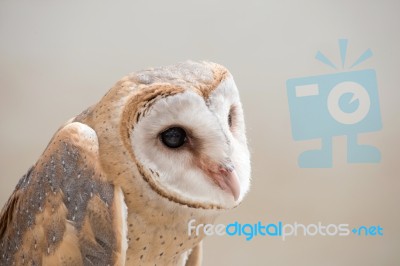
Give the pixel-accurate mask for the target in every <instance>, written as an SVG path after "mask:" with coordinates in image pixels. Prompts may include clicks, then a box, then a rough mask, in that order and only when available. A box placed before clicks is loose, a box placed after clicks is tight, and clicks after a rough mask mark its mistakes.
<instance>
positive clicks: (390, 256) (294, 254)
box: [0, 0, 400, 266]
mask: <svg viewBox="0 0 400 266" xmlns="http://www.w3.org/2000/svg"><path fill="white" fill-rule="evenodd" d="M73 2H75V3H73ZM399 12H400V2H398V1H362V0H357V1H345V0H339V1H261V0H260V1H236V2H234V1H212V0H207V1H176V0H171V1H157V2H156V1H129V2H128V1H126V2H122V1H118V3H116V1H115V2H111V1H85V2H84V3H83V2H81V1H79V2H78V1H68V2H65V1H64V2H61V1H44V0H39V1H9V0H2V1H0V124H1V130H0V184H1V187H0V192H1V194H0V205H1V206H2V205H3V204H4V202H5V201H6V200H7V198H8V196H9V195H10V194H11V192H12V190H13V188H14V187H15V185H16V183H17V181H18V179H19V178H20V177H21V176H22V175H23V174H24V173H25V172H26V170H27V169H28V168H29V167H30V166H31V165H32V164H34V163H35V161H36V159H37V158H38V157H39V156H40V154H41V152H42V151H43V149H44V148H45V147H46V145H47V142H48V141H49V140H50V138H51V136H52V135H53V133H54V132H55V131H56V130H57V128H58V127H59V126H60V125H61V124H62V123H63V122H64V121H66V120H67V119H69V118H70V117H72V116H74V115H75V114H78V113H80V112H81V111H82V110H84V109H85V108H86V107H88V106H89V105H91V104H93V103H95V102H96V101H98V100H99V99H100V97H101V96H102V95H103V94H105V92H106V91H107V90H108V89H109V88H110V87H111V86H112V85H113V84H114V83H115V82H116V81H117V80H118V79H119V78H120V77H122V76H123V75H125V74H127V73H129V72H131V71H135V70H139V69H142V68H145V67H148V66H159V65H167V64H171V63H175V62H178V61H182V60H186V59H195V60H198V59H207V60H211V61H215V62H218V63H221V64H223V65H225V66H226V67H228V68H229V69H230V70H231V72H232V73H233V75H234V77H235V80H236V82H237V85H238V87H239V89H240V92H241V97H242V101H243V104H244V109H245V115H246V122H247V127H248V136H249V140H250V145H251V150H252V165H253V175H252V177H253V183H252V190H251V192H250V194H249V195H248V197H247V199H246V201H245V202H244V203H243V204H242V205H241V206H240V207H239V208H237V209H235V210H234V211H232V212H230V213H227V214H226V215H225V216H223V217H221V218H220V219H219V222H221V223H228V222H233V221H236V220H237V221H240V222H243V223H256V222H257V221H262V222H265V223H267V222H278V221H283V222H285V223H293V222H296V221H297V222H299V223H305V224H308V223H318V222H319V221H321V222H323V223H325V224H329V223H337V224H338V223H348V224H350V225H354V226H359V225H378V224H379V225H381V226H382V227H383V228H384V236H382V237H356V236H349V237H297V238H289V239H287V240H286V241H282V240H281V239H278V238H271V237H256V238H255V239H253V240H252V241H246V240H245V239H244V238H241V237H210V238H208V239H207V240H206V242H205V262H204V265H307V266H310V265H311V266H313V265H324V266H325V265H332V266H333V265H335V266H336V265H349V266H350V265H351V266H354V265H360V266H361V265H362V266H367V265H371V266H373V265H374V266H376V265H400V252H399V248H400V230H399V226H400V210H399V207H398V205H399V200H400V193H399V191H400V175H399V170H400V163H399V160H398V158H399V155H398V152H399V148H400V141H399V139H398V138H399V136H400V120H399V114H400V113H399V99H400V89H399V86H400V85H399V84H400V75H399V69H400V29H399V26H400V16H399ZM339 38H348V39H349V50H348V60H349V61H354V60H355V59H356V58H357V57H358V56H359V55H360V54H361V53H362V52H363V51H364V50H366V49H367V48H371V50H372V51H373V53H374V56H373V57H372V58H371V59H369V60H368V61H366V62H365V63H363V64H361V65H360V66H359V67H357V68H356V69H366V68H374V69H375V70H376V72H377V78H378V87H379V94H380V104H381V113H382V120H383V130H381V131H379V132H374V133H369V134H363V135H362V136H360V141H361V142H363V143H369V144H373V145H376V146H377V147H379V149H380V150H381V152H382V162H381V163H380V164H366V165H362V164H347V163H346V154H345V147H346V139H345V138H344V137H337V138H334V152H333V154H334V167H333V168H331V169H301V168H299V167H298V166H297V156H298V155H299V153H300V152H302V151H304V150H306V149H310V148H312V147H318V145H319V141H318V140H315V141H305V142H301V141H299V142H296V141H293V139H292V136H291V129H290V120H289V111H288V103H287V95H286V88H285V82H286V80H287V79H288V78H292V77H302V76H310V75H317V74H328V73H334V72H335V71H334V70H332V69H330V68H329V67H327V66H325V65H323V64H321V63H320V62H318V61H316V60H315V59H314V56H315V53H316V51H317V50H321V51H323V52H324V53H325V54H326V55H327V56H328V57H329V58H331V59H332V60H333V61H334V62H335V63H338V62H340V61H339V60H340V57H339V50H338V46H337V39H339Z"/></svg>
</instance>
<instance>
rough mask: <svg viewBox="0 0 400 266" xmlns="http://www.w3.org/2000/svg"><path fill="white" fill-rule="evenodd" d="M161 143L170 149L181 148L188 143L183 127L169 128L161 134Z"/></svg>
mask: <svg viewBox="0 0 400 266" xmlns="http://www.w3.org/2000/svg"><path fill="white" fill-rule="evenodd" d="M161 141H162V143H164V145H165V146H167V147H168V148H171V149H175V148H179V147H180V146H182V145H183V144H185V142H186V132H185V130H184V129H183V128H181V127H171V128H168V129H167V130H165V131H164V132H162V133H161Z"/></svg>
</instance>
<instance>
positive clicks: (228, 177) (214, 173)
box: [196, 157, 240, 201]
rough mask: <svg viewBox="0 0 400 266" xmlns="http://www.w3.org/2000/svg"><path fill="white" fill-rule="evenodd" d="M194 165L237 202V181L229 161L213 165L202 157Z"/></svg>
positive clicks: (210, 160) (238, 186) (213, 162)
mask: <svg viewBox="0 0 400 266" xmlns="http://www.w3.org/2000/svg"><path fill="white" fill-rule="evenodd" d="M196 163H197V165H198V166H199V168H200V169H202V170H203V171H204V173H205V174H206V175H207V176H208V177H210V179H211V180H212V181H213V182H214V183H215V184H216V185H217V186H218V187H220V188H221V189H222V190H223V191H225V192H227V193H229V194H231V195H232V196H233V198H234V199H235V201H237V200H238V198H239V196H240V185H239V179H238V176H237V175H236V171H235V168H234V166H233V164H232V162H231V161H230V160H229V159H228V160H226V162H224V163H215V161H213V160H212V159H210V158H208V157H202V158H200V160H198V161H196Z"/></svg>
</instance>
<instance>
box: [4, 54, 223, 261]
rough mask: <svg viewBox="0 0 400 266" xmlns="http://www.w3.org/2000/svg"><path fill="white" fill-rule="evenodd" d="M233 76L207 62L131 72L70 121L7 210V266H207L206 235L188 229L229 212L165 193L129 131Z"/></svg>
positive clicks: (208, 92)
mask: <svg viewBox="0 0 400 266" xmlns="http://www.w3.org/2000/svg"><path fill="white" fill-rule="evenodd" d="M228 76H230V74H229V72H228V71H227V70H226V69H225V68H224V67H222V66H220V65H217V64H214V63H208V62H201V63H197V62H185V63H181V64H177V65H173V66H169V67H164V68H156V69H148V70H144V71H140V72H137V73H132V74H130V75H128V76H126V77H125V78H123V79H122V80H120V81H119V82H118V83H117V84H116V85H115V86H114V87H113V88H112V89H111V90H110V91H109V92H108V93H107V94H106V95H105V96H104V97H103V98H102V99H101V100H100V102H99V103H97V104H96V105H94V106H92V107H90V108H89V109H87V110H86V111H84V112H83V113H81V114H80V115H78V116H77V117H75V118H73V119H71V120H70V121H69V122H67V123H66V124H65V125H64V126H63V127H61V129H60V130H59V131H58V132H57V133H56V134H55V136H54V137H53V139H52V140H51V142H50V144H49V145H48V147H47V148H46V150H45V152H44V153H43V155H42V156H41V157H40V159H39V160H38V162H37V163H36V164H35V165H34V166H33V167H32V168H31V169H30V170H29V171H28V173H27V174H26V175H25V176H23V177H22V178H21V180H20V181H19V183H18V185H17V187H16V189H15V191H14V193H13V194H12V196H11V197H10V199H9V201H8V202H7V204H6V205H5V207H4V208H3V210H2V212H1V216H0V244H1V246H0V265H13V264H14V265H201V257H202V256H201V253H202V252H201V240H202V238H203V237H204V234H200V235H198V236H197V235H191V236H188V232H187V222H188V221H189V220H190V219H196V221H197V222H198V223H212V222H213V221H214V219H215V217H216V216H217V215H218V214H219V213H220V209H225V208H224V206H222V205H219V204H215V203H211V202H207V201H206V202H199V201H196V200H191V199H190V198H189V199H188V198H187V197H181V195H180V194H179V193H177V192H176V191H170V190H168V189H166V188H165V187H164V186H162V185H160V184H159V183H158V181H157V180H158V179H157V177H159V176H160V173H159V172H158V171H157V170H156V169H152V168H150V167H148V166H146V165H145V164H143V163H142V162H141V161H140V159H138V158H137V154H136V153H135V152H134V148H133V147H132V143H131V132H132V129H133V128H135V126H136V125H137V124H138V123H139V122H140V120H141V119H142V118H143V117H145V116H146V115H147V113H148V112H149V110H150V109H151V107H152V105H153V104H154V103H155V102H157V101H158V100H160V99H162V98H166V97H169V96H173V95H176V94H179V93H182V92H183V91H192V92H194V93H195V94H196V95H199V96H200V97H202V98H203V99H204V101H205V102H206V103H207V101H208V99H209V97H210V95H211V94H212V92H213V91H214V90H215V89H216V87H217V86H219V85H220V84H221V82H222V81H224V80H225V79H226V78H227V77H228ZM126 208H127V210H126Z"/></svg>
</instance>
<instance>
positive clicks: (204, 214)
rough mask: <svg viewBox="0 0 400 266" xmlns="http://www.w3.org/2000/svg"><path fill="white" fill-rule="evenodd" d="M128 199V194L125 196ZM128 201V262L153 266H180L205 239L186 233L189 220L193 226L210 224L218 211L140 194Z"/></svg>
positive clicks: (201, 236)
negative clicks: (191, 206) (140, 195)
mask: <svg viewBox="0 0 400 266" xmlns="http://www.w3.org/2000/svg"><path fill="white" fill-rule="evenodd" d="M126 196H130V195H126ZM139 198H140V199H141V200H140V199H136V200H135V201H130V202H127V207H128V217H127V227H128V236H127V238H128V250H127V256H126V258H127V263H129V261H134V262H142V263H143V264H145V265H147V264H146V263H149V264H150V262H151V263H152V265H154V264H157V265H180V264H181V263H182V261H184V260H185V257H186V256H187V253H188V251H189V252H190V250H191V249H192V248H194V247H195V246H196V245H198V244H199V243H200V241H201V240H202V239H203V238H204V232H202V231H200V232H199V234H198V235H197V234H196V232H193V231H191V232H189V231H188V228H189V227H188V225H189V221H191V220H195V222H193V224H200V223H202V224H212V223H213V222H214V220H215V218H216V216H217V214H218V213H217V211H214V210H204V209H196V208H190V207H187V206H184V205H179V204H177V203H175V202H171V201H168V200H167V199H165V198H156V199H154V198H152V199H150V198H149V197H147V196H144V195H142V197H139Z"/></svg>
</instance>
